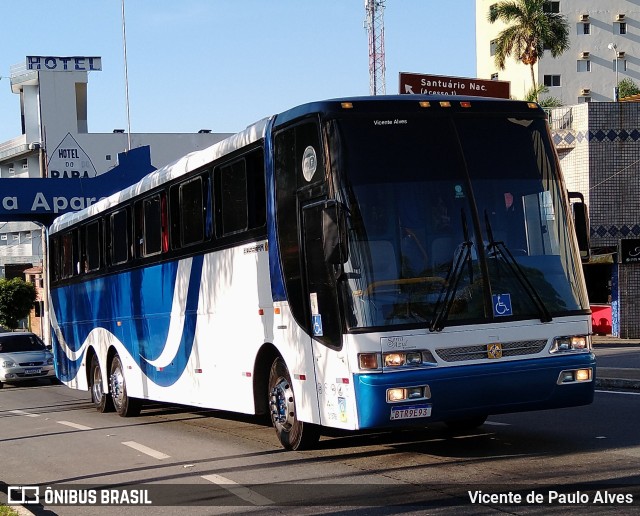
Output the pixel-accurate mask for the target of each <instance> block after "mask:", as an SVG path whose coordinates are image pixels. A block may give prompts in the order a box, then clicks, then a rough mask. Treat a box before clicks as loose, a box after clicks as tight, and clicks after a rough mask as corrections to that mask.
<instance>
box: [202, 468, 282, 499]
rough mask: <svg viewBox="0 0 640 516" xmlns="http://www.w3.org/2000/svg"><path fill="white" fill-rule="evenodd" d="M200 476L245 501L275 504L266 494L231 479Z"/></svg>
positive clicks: (217, 476)
mask: <svg viewBox="0 0 640 516" xmlns="http://www.w3.org/2000/svg"><path fill="white" fill-rule="evenodd" d="M202 478H204V479H205V480H208V481H209V482H211V483H212V484H216V485H217V486H220V487H222V488H223V489H226V490H227V491H229V492H230V493H231V494H233V495H235V496H237V497H238V498H242V499H243V500H244V501H245V502H249V503H251V504H253V505H274V504H275V502H274V501H273V500H269V498H267V497H266V496H262V495H261V494H260V493H256V492H255V491H252V490H251V489H249V488H248V487H244V486H241V485H240V484H238V483H237V482H234V481H233V480H231V479H229V478H226V477H223V476H221V475H215V474H214V475H204V476H203V477H202Z"/></svg>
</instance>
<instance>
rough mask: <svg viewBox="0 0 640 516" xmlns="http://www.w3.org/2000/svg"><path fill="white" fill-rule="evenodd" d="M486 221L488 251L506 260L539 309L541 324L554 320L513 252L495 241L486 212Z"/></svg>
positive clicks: (502, 243)
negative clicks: (491, 250) (492, 250)
mask: <svg viewBox="0 0 640 516" xmlns="http://www.w3.org/2000/svg"><path fill="white" fill-rule="evenodd" d="M484 220H485V226H486V230H487V237H488V238H489V243H488V244H487V250H490V249H494V250H495V252H496V254H497V255H498V256H500V257H501V258H502V259H503V260H504V262H505V263H506V264H507V265H508V266H509V269H511V272H512V273H513V275H514V276H515V278H516V279H517V280H518V282H519V283H520V285H521V286H522V288H523V289H524V291H525V292H526V293H527V295H528V296H529V298H530V299H531V301H532V302H533V304H534V305H535V307H536V308H537V310H538V315H539V316H540V321H541V322H549V321H551V320H552V319H553V318H552V317H551V314H550V313H549V310H547V307H546V306H545V304H544V301H542V298H541V297H540V295H539V294H538V292H537V290H536V289H535V287H534V286H533V285H532V284H531V282H530V281H529V278H527V275H526V274H525V272H524V271H523V270H522V267H520V264H519V263H518V262H517V260H516V259H515V258H514V257H513V254H511V251H509V248H508V247H507V246H506V245H505V243H504V242H503V241H501V240H499V241H496V240H494V239H493V230H492V229H491V223H490V222H489V215H488V214H487V211H486V210H485V212H484Z"/></svg>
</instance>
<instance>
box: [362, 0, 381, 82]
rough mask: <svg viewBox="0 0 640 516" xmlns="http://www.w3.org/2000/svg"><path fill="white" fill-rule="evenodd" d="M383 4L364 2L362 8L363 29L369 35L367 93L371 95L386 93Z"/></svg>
mask: <svg viewBox="0 0 640 516" xmlns="http://www.w3.org/2000/svg"><path fill="white" fill-rule="evenodd" d="M384 2H385V0H364V8H365V11H366V13H367V18H366V20H365V28H366V29H367V33H368V35H369V93H370V94H371V95H384V94H385V93H386V86H385V71H386V67H385V62H384V61H385V59H384V14H383V13H384Z"/></svg>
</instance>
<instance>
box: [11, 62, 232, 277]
mask: <svg viewBox="0 0 640 516" xmlns="http://www.w3.org/2000/svg"><path fill="white" fill-rule="evenodd" d="M101 68H102V62H101V58H100V57H51V56H46V57H45V56H27V58H26V59H25V62H24V63H21V64H19V65H16V66H13V67H12V69H11V77H10V81H9V82H10V85H11V91H12V92H13V93H15V94H17V95H19V100H20V112H21V123H22V134H21V135H19V136H17V137H15V138H12V139H11V140H9V141H6V142H2V143H0V178H3V179H4V178H40V177H49V178H67V177H94V176H96V175H98V174H102V173H104V172H107V171H109V170H110V169H112V168H113V167H115V166H116V165H117V156H118V153H121V152H124V151H126V150H127V149H128V148H131V149H134V148H137V147H141V146H149V148H150V154H151V164H152V165H153V166H154V167H156V168H158V167H161V166H163V165H166V164H168V163H170V162H172V161H174V160H176V159H178V158H179V157H181V156H184V155H185V154H188V153H189V152H192V151H195V150H200V149H204V148H206V147H208V146H210V145H213V144H214V143H216V142H218V141H220V140H223V139H224V138H226V137H228V136H229V135H230V134H228V133H211V132H210V131H199V132H196V133H192V134H191V133H190V134H185V133H181V134H166V133H165V134H162V133H151V134H149V133H147V134H131V135H128V134H126V133H125V131H124V130H122V129H115V130H114V131H113V133H105V134H101V133H90V132H89V124H88V110H89V104H88V77H89V73H90V72H91V73H98V72H100V71H101ZM3 83H4V81H3ZM129 140H130V142H131V145H130V147H129ZM42 249H43V246H42V230H41V228H40V227H39V226H37V225H36V224H33V223H30V222H14V221H2V222H0V277H4V276H8V277H15V276H19V277H23V274H22V272H23V271H24V270H25V269H27V268H30V267H32V266H37V265H41V264H42Z"/></svg>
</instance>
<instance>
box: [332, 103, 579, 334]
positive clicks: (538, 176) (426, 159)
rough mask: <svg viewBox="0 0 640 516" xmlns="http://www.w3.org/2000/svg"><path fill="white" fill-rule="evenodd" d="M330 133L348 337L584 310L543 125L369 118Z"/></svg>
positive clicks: (498, 118) (334, 125)
mask: <svg viewBox="0 0 640 516" xmlns="http://www.w3.org/2000/svg"><path fill="white" fill-rule="evenodd" d="M329 134H330V142H331V143H330V144H331V149H332V152H333V153H334V156H336V158H335V163H334V166H335V167H336V169H337V170H338V173H339V177H340V178H341V194H340V195H341V197H342V201H343V202H344V203H345V204H346V206H347V208H348V211H349V242H350V259H349V262H348V263H347V264H346V265H345V273H346V274H344V275H343V278H346V279H345V280H344V281H343V283H344V285H343V288H342V291H343V296H344V299H345V303H344V306H345V307H346V308H347V320H348V321H349V327H350V328H351V329H357V328H365V327H368V328H370V327H380V326H392V325H393V326H395V325H420V326H425V325H426V326H430V327H431V328H432V329H440V328H441V327H442V326H444V324H445V321H446V323H447V324H471V323H475V322H483V321H489V320H495V319H496V318H500V317H515V318H520V319H522V318H538V319H541V320H548V318H549V317H550V316H554V315H559V314H567V313H569V312H574V313H575V312H576V311H579V310H584V309H586V305H587V301H586V294H585V293H584V291H583V289H582V288H581V287H580V285H581V282H580V277H581V276H580V275H581V271H580V264H579V263H576V259H575V258H576V256H577V254H576V250H575V249H574V248H573V246H574V244H573V241H572V239H571V237H570V236H569V235H570V232H569V229H568V227H567V220H566V216H565V215H566V209H565V206H564V205H563V197H562V191H561V189H560V184H559V179H558V177H557V173H556V168H555V167H556V162H555V158H554V155H553V149H551V148H550V147H549V142H548V138H547V137H546V134H547V132H546V127H545V125H544V121H543V120H542V119H533V120H519V119H514V118H507V117H502V116H495V117H492V118H487V117H483V118H473V117H466V118H463V119H459V120H458V119H456V120H454V119H452V118H451V119H450V118H446V117H438V118H427V117H418V116H413V117H412V116H409V117H407V116H406V115H404V116H403V117H402V119H400V118H398V119H392V118H389V117H375V116H371V117H365V116H363V117H359V118H356V117H354V118H350V119H342V120H338V121H335V122H332V123H330V124H329ZM354 142H360V144H354ZM388 149H393V152H389V151H388Z"/></svg>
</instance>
